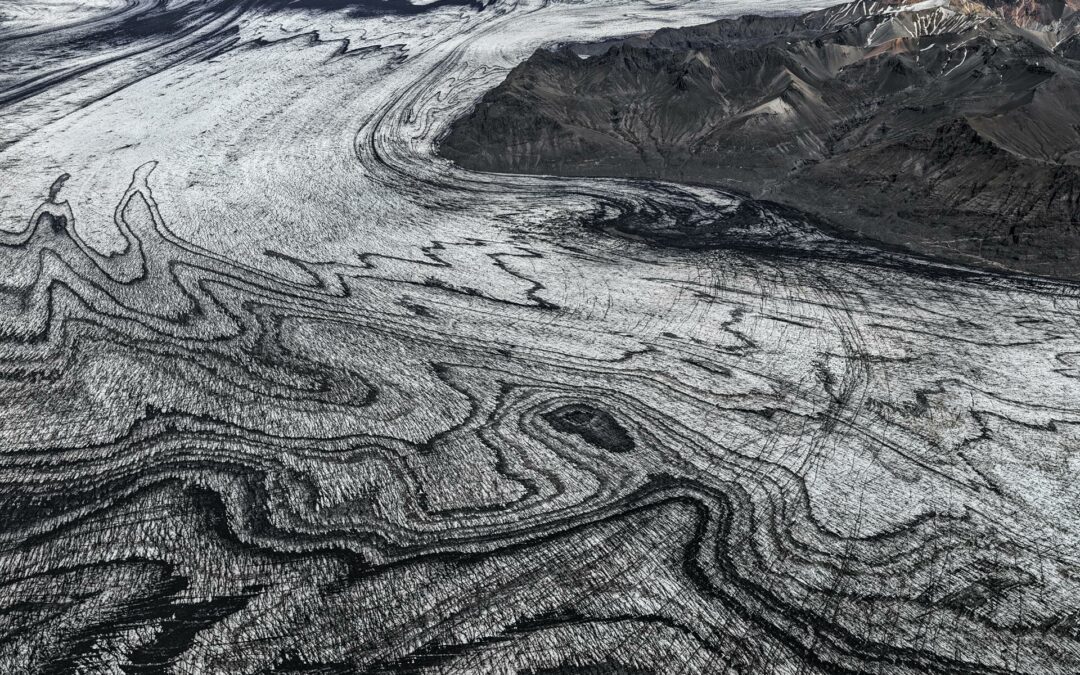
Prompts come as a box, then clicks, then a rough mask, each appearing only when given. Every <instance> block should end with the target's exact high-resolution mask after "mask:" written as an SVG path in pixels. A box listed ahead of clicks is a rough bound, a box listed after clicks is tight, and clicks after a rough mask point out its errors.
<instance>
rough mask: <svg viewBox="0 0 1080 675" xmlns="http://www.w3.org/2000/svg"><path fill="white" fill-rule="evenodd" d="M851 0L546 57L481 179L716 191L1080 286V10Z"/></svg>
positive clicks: (455, 140)
mask: <svg viewBox="0 0 1080 675" xmlns="http://www.w3.org/2000/svg"><path fill="white" fill-rule="evenodd" d="M1074 3H1075V0H1068V1H1067V2H1062V1H1057V2H1045V1H1042V2H1040V1H1038V0H1023V1H1022V2H1011V1H1009V0H992V1H990V2H985V3H977V2H966V1H962V0H930V1H928V2H918V3H883V2H864V1H859V2H854V3H851V4H847V5H841V6H838V7H833V8H830V9H826V10H821V11H816V12H812V13H809V14H805V15H802V16H798V17H792V16H789V17H760V16H744V17H741V18H738V19H731V20H722V21H716V22H714V23H710V24H706V25H701V26H693V27H688V28H681V29H666V30H660V31H657V32H655V33H652V34H648V35H638V36H633V37H629V38H626V39H622V40H615V41H610V42H606V43H603V44H594V45H569V46H564V47H562V48H559V49H557V50H542V51H538V52H536V53H535V54H534V55H533V56H532V57H531V58H529V59H528V60H527V61H526V62H524V63H522V64H521V65H520V66H518V67H517V68H515V69H514V70H513V71H512V72H511V73H510V74H509V76H508V77H507V79H506V80H505V81H504V82H503V83H502V84H501V85H499V86H498V87H497V88H495V89H494V90H492V91H491V92H489V93H488V94H487V95H486V96H485V97H484V98H483V99H482V100H481V101H480V102H479V104H478V105H477V106H476V108H475V109H474V110H473V111H472V112H471V113H470V114H469V115H467V116H466V117H464V118H463V119H461V120H459V121H458V122H457V123H455V125H454V126H453V127H452V128H451V130H450V132H449V134H448V136H447V137H446V138H445V139H444V140H443V142H442V145H441V149H442V152H443V154H444V155H445V156H447V157H449V158H451V159H453V160H455V161H456V162H458V163H460V164H462V165H464V166H466V167H469V168H473V169H480V170H488V171H502V172H519V173H556V174H570V175H606V176H640V177H655V178H663V179H670V180H677V181H686V182H703V183H710V184H716V185H720V186H723V187H725V188H728V189H733V190H736V191H739V192H741V193H744V194H747V195H749V196H752V197H755V198H760V199H769V200H773V201H778V202H782V203H785V204H789V205H792V206H796V207H798V208H800V209H803V210H805V211H808V212H810V213H813V214H815V215H817V216H819V217H821V218H823V219H825V220H826V221H828V222H830V223H832V224H834V225H835V226H837V227H838V228H840V229H841V230H845V231H848V232H850V233H852V234H857V235H862V236H867V237H871V238H874V239H877V240H879V241H883V242H886V243H889V244H898V245H902V246H905V247H907V248H909V249H911V250H914V251H917V252H921V253H926V254H931V255H934V256H938V257H943V258H946V259H950V260H956V261H962V262H966V263H975V264H982V265H987V266H991V267H995V268H1010V269H1014V270H1022V271H1027V272H1033V273H1039V274H1048V275H1053V276H1066V277H1080V266H1078V264H1077V263H1078V262H1080V227H1078V225H1080V35H1078V33H1080V13H1077V7H1080V4H1074Z"/></svg>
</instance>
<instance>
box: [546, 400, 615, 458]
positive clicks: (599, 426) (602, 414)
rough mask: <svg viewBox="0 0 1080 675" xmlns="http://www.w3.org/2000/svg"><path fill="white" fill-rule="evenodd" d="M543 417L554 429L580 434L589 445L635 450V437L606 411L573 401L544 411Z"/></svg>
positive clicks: (609, 448) (613, 450) (607, 448)
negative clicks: (573, 402) (546, 411)
mask: <svg viewBox="0 0 1080 675" xmlns="http://www.w3.org/2000/svg"><path fill="white" fill-rule="evenodd" d="M543 417H544V420H545V421H547V423H548V424H550V425H551V427H552V428H553V429H555V430H556V431H561V432H562V433H564V434H574V435H576V436H580V437H581V439H582V440H583V441H585V442H586V443H588V444H589V445H594V446H596V447H598V448H603V449H604V450H609V451H611V452H630V451H631V450H633V449H634V439H633V438H631V437H630V434H629V433H627V431H626V429H624V428H623V427H622V425H621V424H619V423H618V422H617V421H616V420H615V418H614V417H613V416H612V415H611V413H609V412H607V411H606V410H601V409H599V408H594V407H593V406H591V405H586V404H584V403H575V404H571V405H564V406H562V407H561V408H557V409H555V410H552V411H551V412H548V413H545V414H544V415H543Z"/></svg>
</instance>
